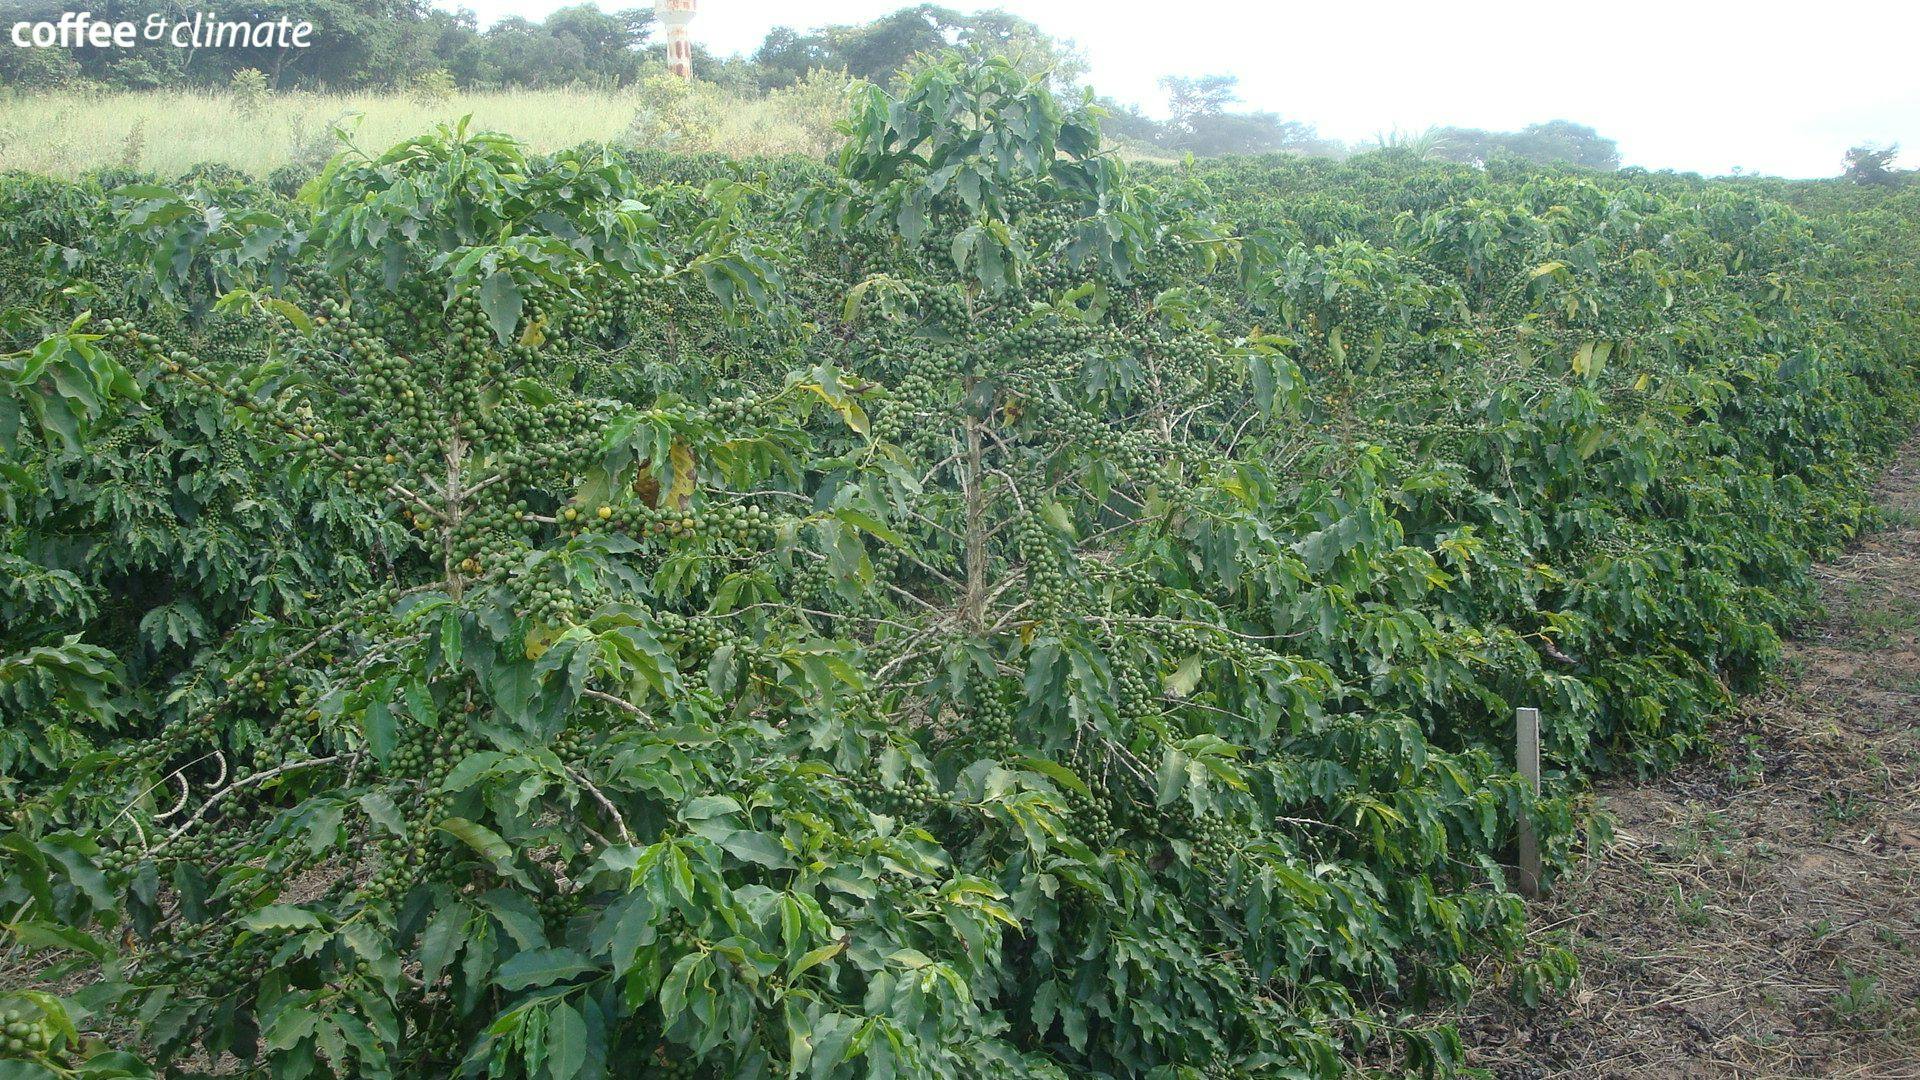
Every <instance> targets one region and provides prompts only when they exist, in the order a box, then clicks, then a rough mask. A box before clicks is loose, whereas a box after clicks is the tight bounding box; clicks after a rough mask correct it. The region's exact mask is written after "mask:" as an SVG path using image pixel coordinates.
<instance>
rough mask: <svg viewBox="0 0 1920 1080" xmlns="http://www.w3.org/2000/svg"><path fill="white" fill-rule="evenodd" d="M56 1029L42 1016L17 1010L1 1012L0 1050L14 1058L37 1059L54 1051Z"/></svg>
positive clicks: (9, 1009) (11, 1009)
mask: <svg viewBox="0 0 1920 1080" xmlns="http://www.w3.org/2000/svg"><path fill="white" fill-rule="evenodd" d="M54 1035H55V1031H54V1027H53V1025H52V1024H50V1023H48V1022H47V1020H46V1018H44V1017H41V1016H30V1015H28V1014H27V1013H25V1012H23V1011H21V1010H20V1009H17V1008H8V1009H6V1010H4V1011H0V1049H4V1050H5V1051H6V1056H8V1057H13V1058H23V1057H37V1056H41V1055H44V1054H46V1053H48V1052H49V1051H51V1050H52V1049H53V1040H54Z"/></svg>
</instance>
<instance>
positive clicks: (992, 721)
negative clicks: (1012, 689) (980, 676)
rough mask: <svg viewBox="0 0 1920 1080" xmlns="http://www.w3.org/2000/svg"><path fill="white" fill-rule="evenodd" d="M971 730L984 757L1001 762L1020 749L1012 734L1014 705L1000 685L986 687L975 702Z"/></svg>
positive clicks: (969, 723) (970, 721) (970, 719)
mask: <svg viewBox="0 0 1920 1080" xmlns="http://www.w3.org/2000/svg"><path fill="white" fill-rule="evenodd" d="M968 729H969V732H970V733H971V734H972V736H973V740H974V745H975V746H976V747H977V748H978V749H979V752H980V754H981V756H983V757H989V758H995V759H998V760H1001V761H1004V760H1006V759H1007V758H1010V757H1012V756H1013V754H1014V751H1015V750H1016V749H1017V744H1016V743H1015V741H1014V735H1013V706H1012V705H1011V704H1009V703H1008V701H1007V698H1006V695H1005V694H1003V693H1002V692H1001V691H1000V688H999V687H997V686H985V687H981V688H980V690H979V697H978V698H977V700H975V701H974V703H973V710H972V715H971V717H970V718H969V720H968Z"/></svg>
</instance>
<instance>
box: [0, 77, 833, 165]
mask: <svg viewBox="0 0 1920 1080" xmlns="http://www.w3.org/2000/svg"><path fill="white" fill-rule="evenodd" d="M841 88H844V80H842V81H841V82H839V83H838V84H837V86H834V85H827V81H826V80H822V84H821V85H817V86H814V87H813V88H811V90H808V89H807V84H804V83H803V84H802V86H801V87H800V88H796V90H792V91H783V92H777V93H774V94H771V95H768V96H766V97H735V96H731V95H728V94H725V93H723V92H721V91H720V90H718V89H717V88H714V87H711V86H706V85H696V86H695V87H693V88H690V90H688V91H685V92H683V91H678V90H674V89H672V88H665V87H663V86H662V85H661V84H659V83H657V82H649V83H643V84H641V85H640V86H639V87H637V88H633V89H625V90H574V89H556V90H520V91H503V92H479V93H456V94H454V95H452V96H451V97H447V98H444V99H442V100H437V101H435V100H430V99H427V98H425V97H422V96H418V95H409V94H405V93H394V92H389V93H372V94H307V93H285V94H275V95H273V96H272V97H271V98H270V99H269V100H268V101H267V102H266V104H265V106H264V108H261V109H259V110H257V111H254V112H253V113H252V115H247V114H246V113H247V111H246V110H243V109H242V108H241V107H240V105H239V103H238V102H237V101H236V99H235V98H234V96H233V95H230V94H226V93H216V92H206V91H152V92H140V93H127V92H85V91H55V92H47V93H31V94H28V93H15V92H0V171H3V170H9V169H20V170H25V171H29V172H35V173H42V174H46V175H52V176H73V175H75V174H77V173H80V172H84V171H86V170H88V169H92V168H97V167H101V166H109V165H128V166H133V167H137V168H140V169H143V170H147V171H150V172H153V173H156V174H158V175H160V176H162V177H173V176H178V175H180V174H181V173H183V172H185V171H186V170H188V169H190V168H191V167H193V166H194V165H197V164H201V163H203V162H221V163H225V164H228V165H232V166H235V167H237V168H239V169H242V170H244V171H246V172H248V173H251V174H253V175H254V176H257V177H265V176H266V175H267V174H268V173H270V172H271V171H272V170H274V169H275V168H277V167H279V166H281V165H285V164H288V163H290V162H297V163H301V164H306V165H312V164H315V163H316V162H317V161H319V160H324V159H325V157H326V156H327V155H329V154H331V153H332V152H333V151H334V150H335V149H337V148H338V144H337V143H336V142H335V141H334V139H333V137H332V136H331V134H330V131H331V129H332V127H333V126H334V125H335V124H336V123H340V122H342V121H345V122H346V123H347V125H348V127H349V130H350V131H351V132H352V137H353V140H354V142H355V143H356V144H357V145H359V146H361V147H362V148H364V149H367V150H370V151H378V150H381V149H384V148H386V147H388V146H391V145H392V144H394V143H396V142H399V141H401V140H402V139H405V138H408V137H411V136H413V135H418V134H421V133H423V132H426V131H429V130H431V129H432V128H433V126H434V125H435V124H437V123H442V122H448V121H452V120H456V119H458V118H459V117H461V116H465V115H469V114H471V115H472V116H473V122H474V125H475V126H476V127H479V128H485V129H490V130H496V131H504V132H506V133H508V134H510V135H514V136H516V137H518V138H520V139H521V140H523V141H525V142H526V143H527V144H528V145H529V146H530V147H532V148H533V149H534V150H536V151H540V152H545V151H551V150H557V149H562V148H564V147H568V146H574V145H578V144H579V143H583V142H589V141H605V142H621V141H628V142H632V141H639V142H641V143H647V142H653V143H656V144H659V143H662V142H664V143H666V144H668V145H669V146H670V148H672V149H677V150H688V151H695V150H711V151H717V152H721V153H726V154H730V155H734V156H747V155H753V154H780V153H806V154H814V153H821V152H824V151H825V149H826V148H827V147H828V146H830V145H832V139H833V135H832V130H831V118H832V117H833V116H836V115H838V108H837V100H836V101H827V100H822V99H825V98H834V97H835V95H836V94H837V93H838V90H839V89H841ZM356 116H357V120H356V119H349V118H352V117H356ZM636 118H640V119H639V122H636ZM630 132H631V133H632V134H630ZM663 135H664V138H663Z"/></svg>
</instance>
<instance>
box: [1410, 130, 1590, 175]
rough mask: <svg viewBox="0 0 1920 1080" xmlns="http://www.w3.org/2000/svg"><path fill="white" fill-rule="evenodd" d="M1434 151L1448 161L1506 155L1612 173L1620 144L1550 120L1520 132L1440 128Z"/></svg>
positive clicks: (1477, 160)
mask: <svg viewBox="0 0 1920 1080" xmlns="http://www.w3.org/2000/svg"><path fill="white" fill-rule="evenodd" d="M1434 135H1435V138H1436V141H1437V144H1438V145H1437V148H1436V151H1435V152H1436V153H1437V154H1438V155H1439V156H1440V157H1442V158H1444V159H1446V160H1448V161H1460V162H1466V163H1468V164H1475V165H1478V164H1483V163H1485V162H1488V161H1491V160H1493V159H1494V158H1496V157H1499V156H1502V155H1505V156H1510V157H1517V158H1520V159H1521V160H1523V161H1530V162H1533V163H1535V164H1537V165H1577V166H1580V167H1581V168H1587V169H1599V170H1601V171H1603V172H1612V171H1613V170H1615V169H1618V168H1619V167H1620V146H1619V144H1618V143H1616V142H1614V141H1613V140H1612V139H1609V138H1606V137H1605V136H1603V135H1601V134H1600V133H1599V132H1597V131H1595V130H1594V129H1593V128H1590V127H1588V126H1587V125H1585V124H1576V123H1573V122H1572V121H1569V120H1549V121H1547V122H1546V123H1544V124H1528V125H1527V126H1526V127H1524V128H1521V129H1520V130H1519V131H1487V130H1484V129H1482V128H1463V127H1443V128H1439V129H1436V130H1435V132H1434Z"/></svg>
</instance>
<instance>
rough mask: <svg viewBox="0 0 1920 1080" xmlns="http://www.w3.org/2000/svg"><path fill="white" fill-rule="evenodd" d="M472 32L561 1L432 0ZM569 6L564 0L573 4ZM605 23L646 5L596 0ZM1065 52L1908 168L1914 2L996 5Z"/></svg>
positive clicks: (1112, 68)
mask: <svg viewBox="0 0 1920 1080" xmlns="http://www.w3.org/2000/svg"><path fill="white" fill-rule="evenodd" d="M434 2H435V3H436V4H438V5H439V6H443V7H455V6H466V7H470V8H473V9H474V10H475V11H476V12H478V14H479V16H480V20H481V22H482V24H486V23H489V22H491V21H492V20H494V19H497V18H500V17H502V16H504V15H507V14H510V13H511V14H520V15H525V16H528V17H531V18H540V17H543V16H544V15H545V14H546V13H547V12H549V11H551V10H553V9H555V8H558V7H562V6H565V4H566V3H567V0H463V2H461V0H434ZM576 2H577V0H576ZM600 2H601V6H602V7H605V8H608V9H617V8H621V7H631V6H650V4H648V2H647V0H600ZM903 6H906V0H814V2H812V3H797V2H792V0H785V2H783V0H700V8H701V11H700V15H699V17H698V18H696V19H694V21H693V26H692V33H693V37H694V40H696V41H698V42H699V43H701V44H702V45H704V46H706V47H707V48H708V49H711V50H713V51H714V52H716V53H720V54H723V55H724V54H728V53H734V52H741V53H751V52H752V51H753V50H754V49H755V48H757V47H758V46H759V44H760V41H761V39H762V38H763V37H764V36H765V35H766V32H767V30H768V29H769V28H771V27H773V26H778V25H788V26H795V27H800V28H808V27H813V26H817V25H822V24H826V23H850V22H864V21H866V20H868V19H872V18H874V17H876V16H879V15H883V14H885V13H887V12H889V11H893V10H896V9H898V8H900V7H903ZM947 6H949V7H954V8H957V9H959V10H975V9H978V8H980V7H992V6H999V7H1003V8H1005V9H1007V10H1009V11H1012V12H1015V13H1016V14H1019V15H1022V16H1025V17H1026V18H1028V19H1031V20H1033V21H1034V22H1035V23H1037V24H1038V25H1039V26H1040V27H1041V28H1042V29H1043V30H1045V31H1047V32H1048V33H1050V34H1053V35H1055V36H1057V37H1064V38H1071V39H1073V40H1074V41H1075V42H1076V43H1078V44H1079V46H1080V48H1081V51H1082V52H1084V53H1085V54H1086V57H1087V60H1088V62H1089V65H1090V75H1089V81H1090V82H1091V83H1092V84H1093V85H1094V87H1095V88H1096V89H1097V90H1098V91H1099V92H1100V93H1102V94H1108V95H1111V96H1113V97H1115V98H1118V99H1120V100H1122V101H1132V102H1137V103H1140V104H1142V105H1145V106H1146V107H1147V109H1148V111H1149V112H1157V111H1159V110H1160V106H1161V102H1160V92H1159V90H1158V89H1157V87H1156V86H1155V82H1156V80H1158V79H1159V78H1160V77H1161V76H1162V75H1168V74H1180V75H1201V74H1214V73H1227V74H1234V75H1238V76H1239V77H1240V88H1241V96H1242V98H1244V99H1245V103H1246V105H1247V106H1248V107H1253V108H1259V109H1265V110H1269V111H1272V112H1276V113H1279V114H1280V115H1281V116H1283V117H1286V118H1288V119H1294V120H1303V121H1306V122H1308V123H1312V124H1315V125H1317V126H1318V127H1319V129H1320V131H1321V133H1322V134H1323V135H1330V136H1333V137H1335V138H1340V139H1345V140H1348V141H1354V140H1371V139H1372V138H1373V137H1374V136H1375V135H1377V134H1378V133H1380V132H1383V131H1391V130H1394V129H1396V128H1398V129H1400V130H1404V131H1419V130H1421V129H1424V128H1426V127H1428V126H1429V125H1433V124H1456V125H1460V126H1465V127H1480V128H1489V129H1496V130H1514V129H1517V128H1520V127H1523V126H1525V125H1527V124H1529V123H1535V122H1539V121H1544V120H1552V119H1567V120H1573V121H1577V122H1579V123H1583V124H1591V125H1592V126H1594V127H1595V128H1598V129H1599V131H1600V133H1601V134H1603V135H1606V136H1608V137H1610V138H1613V139H1616V140H1618V141H1619V143H1620V153H1621V156H1622V157H1623V158H1624V159H1625V161H1626V163H1627V164H1629V165H1644V166H1646V167H1648V168H1654V169H1660V168H1675V169H1685V170H1697V171H1700V172H1706V173H1721V172H1728V171H1731V170H1732V169H1734V168H1736V167H1739V168H1744V169H1747V170H1749V171H1758V172H1766V173H1774V174H1778V175H1783V176H1831V175H1833V174H1835V173H1837V172H1838V171H1839V170H1840V164H1841V156H1842V154H1843V153H1844V152H1845V151H1846V149H1847V147H1849V146H1853V145H1856V144H1858V143H1862V142H1870V141H1871V142H1878V143H1883V144H1884V143H1889V142H1898V143H1900V144H1901V145H1902V147H1903V148H1904V152H1903V155H1902V161H1903V163H1904V164H1907V165H1909V166H1911V165H1914V164H1920V3H1916V2H1915V0H1827V2H1824V3H1815V4H1805V3H1802V4H1796V5H1793V6H1792V7H1791V8H1788V7H1787V6H1785V5H1781V4H1777V3H1776V2H1774V0H1743V2H1735V0H1714V2H1704V0H1659V2H1653V0H1615V2H1612V3H1593V4H1582V3H1569V2H1567V0H1558V2H1556V0H1533V2H1529V3H1517V2H1476V0H1425V2H1407V0H1308V2H1305V3H1272V2H1269V3H1244V2H1243V3H1234V2H1229V0H1169V2H1166V3H1164V4H1160V5H1153V4H1144V3H1124V2H1115V0H1106V2H1101V0H1003V2H1001V3H999V4H997V5H996V4H991V3H989V4H978V3H969V2H965V0H961V2H955V3H949V4H948V5H947Z"/></svg>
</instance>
